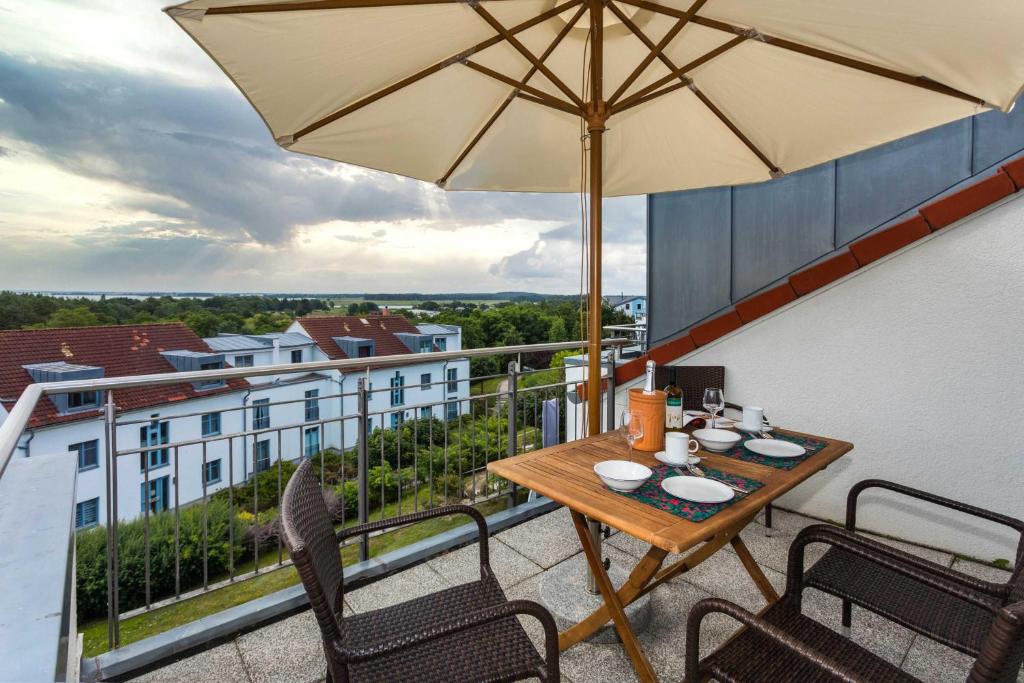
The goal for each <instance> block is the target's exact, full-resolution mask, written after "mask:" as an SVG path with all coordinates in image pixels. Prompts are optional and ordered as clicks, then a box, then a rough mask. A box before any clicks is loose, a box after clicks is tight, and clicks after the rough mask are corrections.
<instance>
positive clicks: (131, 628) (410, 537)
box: [79, 488, 507, 657]
mask: <svg viewBox="0 0 1024 683" xmlns="http://www.w3.org/2000/svg"><path fill="white" fill-rule="evenodd" d="M417 495H418V496H419V501H420V502H419V505H420V509H422V508H423V507H424V506H426V505H427V504H428V501H429V491H428V490H427V489H426V488H423V489H421V490H419V491H418V492H417ZM414 497H415V496H414V495H412V494H410V495H409V496H406V497H404V499H403V500H402V512H403V513H408V512H412V511H413V507H414V502H415V501H414ZM434 502H435V504H437V503H441V502H442V501H441V500H439V498H438V496H437V494H435V495H434ZM506 504H507V500H506V498H505V497H501V498H496V499H494V500H489V501H485V502H483V503H480V504H478V505H477V506H476V508H477V509H478V510H480V512H481V513H483V514H484V515H485V516H486V515H489V514H493V513H494V512H497V511H498V510H501V509H503V508H504V506H505V505H506ZM397 514H398V502H394V503H390V504H388V505H385V506H384V509H383V511H382V510H381V509H380V508H379V507H378V508H377V509H376V510H375V511H374V510H371V511H370V521H373V520H377V519H382V518H389V517H394V516H396V515H397ZM465 523H466V518H465V517H463V516H461V515H451V516H447V517H438V518H435V519H428V520H425V521H423V522H420V523H418V524H413V525H411V526H407V527H403V528H401V529H397V530H395V531H392V532H388V533H386V534H382V535H380V536H375V537H373V538H371V539H370V556H371V557H375V556H377V555H381V554H383V553H387V552H391V551H392V550H397V549H398V548H401V547H404V546H407V545H409V544H411V543H415V542H417V541H420V540H423V539H425V538H429V537H431V536H434V535H436V534H439V533H442V532H444V531H447V530H449V529H453V528H455V527H457V526H461V525H463V524H465ZM354 524H355V521H354V520H353V521H350V522H346V524H345V526H352V525H354ZM341 557H342V563H343V564H344V565H345V566H349V565H352V564H355V563H356V562H357V561H358V560H359V547H358V545H357V544H352V545H348V546H346V547H345V548H344V549H343V550H342V552H341ZM264 558H265V560H264V561H262V562H261V572H262V571H263V568H265V569H266V573H261V574H260V575H259V576H255V577H253V578H250V579H246V580H244V581H238V582H236V583H232V584H229V585H227V586H225V587H223V588H217V589H214V590H211V591H209V592H208V593H202V594H200V595H197V596H195V597H193V598H189V599H186V600H182V601H181V602H176V603H174V604H171V605H167V606H166V607H160V608H158V609H154V610H151V611H149V612H145V613H143V614H139V615H136V616H133V617H130V618H128V619H124V620H123V621H121V644H122V645H127V644H129V643H134V642H136V641H138V640H142V639H143V638H148V637H149V636H153V635H156V634H158V633H162V632H164V631H167V630H169V629H172V628H174V627H176V626H181V625H182V624H187V623H189V622H191V621H195V620H196V619H199V618H201V617H205V616H209V615H211V614H216V613H217V612H221V611H223V610H225V609H228V608H229V607H234V606H236V605H241V604H242V603H245V602H248V601H250V600H254V599H256V598H259V597H262V596H264V595H269V594H270V593H274V592H276V591H279V590H282V589H284V588H287V587H289V586H293V585H295V584H297V583H298V582H299V577H298V574H297V573H296V571H295V568H294V567H292V566H287V567H279V568H278V567H276V562H277V552H276V550H273V551H270V552H268V553H265V554H264ZM284 559H285V560H287V559H288V553H287V550H285V551H284ZM267 560H269V561H271V562H273V563H274V564H273V566H267ZM254 567H255V564H254V563H253V562H252V561H250V562H247V563H244V564H241V565H239V566H238V567H236V572H235V573H236V574H245V573H247V572H251V571H252V570H253V569H254ZM226 578H227V576H222V577H211V583H212V582H214V581H221V580H224V579H226ZM79 631H80V632H82V633H83V635H84V638H83V640H84V642H83V653H82V654H83V656H84V657H94V656H96V655H98V654H101V653H103V652H106V651H107V650H108V649H109V648H108V647H107V621H106V619H97V620H94V621H91V622H87V623H84V624H79Z"/></svg>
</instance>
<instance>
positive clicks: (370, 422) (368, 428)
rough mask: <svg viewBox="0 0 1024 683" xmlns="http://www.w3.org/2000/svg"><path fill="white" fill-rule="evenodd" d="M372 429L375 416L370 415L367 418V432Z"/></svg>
mask: <svg viewBox="0 0 1024 683" xmlns="http://www.w3.org/2000/svg"><path fill="white" fill-rule="evenodd" d="M372 431H373V418H372V417H368V418H366V433H367V434H369V433H370V432H372Z"/></svg>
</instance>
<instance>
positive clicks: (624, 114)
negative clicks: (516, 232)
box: [166, 0, 1024, 433]
mask: <svg viewBox="0 0 1024 683" xmlns="http://www.w3.org/2000/svg"><path fill="white" fill-rule="evenodd" d="M166 11H167V13H168V14H169V15H170V16H171V17H172V18H173V19H174V20H175V21H176V22H177V23H178V24H179V25H180V26H181V28H183V29H184V30H185V31H187V32H188V33H189V35H191V36H192V37H193V38H194V39H195V41H196V42H197V43H198V44H199V45H200V46H201V47H202V48H203V49H204V50H206V52H207V53H208V54H209V55H210V56H211V57H212V58H213V59H214V60H215V61H216V62H217V64H219V65H220V67H221V68H222V69H223V70H224V72H225V73H226V74H227V75H228V76H229V77H230V78H231V80H232V81H233V82H234V83H235V85H236V86H237V87H238V88H239V89H240V90H241V91H242V93H244V95H245V96H246V97H247V98H248V99H249V101H250V102H251V103H252V105H253V107H255V109H256V110H257V111H258V112H259V114H260V115H261V116H262V117H263V120H264V121H265V123H266V125H267V127H268V128H269V129H270V131H271V133H272V135H273V136H274V139H275V140H276V141H277V143H278V144H279V145H281V146H283V147H285V148H286V149H289V150H292V151H295V152H302V153H305V154H310V155H314V156H319V157H326V158H329V159H336V160H339V161H344V162H348V163H351V164H356V165H359V166H364V167H368V168H373V169H379V170H383V171H388V172H391V173H397V174H401V175H404V176H409V177H412V178H418V179H420V180H426V181H430V182H435V183H437V184H438V185H439V186H441V187H443V188H445V189H448V190H499V191H525V192H587V193H588V194H589V207H590V208H589V239H588V249H589V256H588V257H589V269H588V275H589V283H590V286H589V309H590V317H589V342H588V343H589V346H588V349H589V377H590V381H589V382H588V384H587V386H588V420H589V429H590V432H591V433H596V432H597V431H598V427H599V423H600V419H599V401H600V393H599V392H600V381H599V379H598V378H599V377H600V339H601V199H602V197H604V196H619V195H632V194H647V193H652V192H661V191H667V190H679V189H686V188H696V187H705V186H716V185H731V184H739V183H751V182H758V181H764V180H769V179H771V178H774V177H778V176H780V175H782V174H785V173H791V172H793V171H796V170H799V169H803V168H807V167H809V166H814V165H815V164H819V163H822V162H824V161H828V160H830V159H834V158H837V157H840V156H843V155H846V154H850V153H852V152H856V151H858V150H862V149H865V148H868V147H872V146H875V145H878V144H881V143H884V142H887V141H890V140H893V139H896V138H900V137H903V136H906V135H909V134H912V133H915V132H918V131H921V130H924V129H927V128H931V127H934V126H938V125H940V124H943V123H946V122H948V121H952V120H954V119H958V118H961V117H966V116H969V115H971V114H974V113H977V112H978V111H980V110H983V109H988V108H994V109H1002V110H1008V109H1009V108H1010V107H1011V106H1012V104H1013V102H1014V100H1015V99H1016V96H1017V95H1018V93H1019V91H1020V89H1021V86H1022V84H1024V41H1022V40H1021V34H1022V32H1024V3H1020V2H1019V0H986V2H984V3H970V2H964V1H963V0H868V1H866V2H856V3H852V2H847V1H846V0H772V1H768V0H761V1H756V2H755V1H752V0H710V1H709V0H662V1H661V2H653V1H652V0H607V1H602V0H564V1H560V0H485V1H482V2H481V1H479V0H461V1H460V0H248V1H247V2H246V1H245V0H241V1H239V0H192V1H190V2H185V3H183V4H180V5H177V6H175V7H172V8H169V9H167V10H166Z"/></svg>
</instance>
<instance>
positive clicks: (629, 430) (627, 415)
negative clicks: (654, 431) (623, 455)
mask: <svg viewBox="0 0 1024 683" xmlns="http://www.w3.org/2000/svg"><path fill="white" fill-rule="evenodd" d="M621 430H622V435H623V436H624V437H626V443H628V444H629V459H630V460H632V459H633V444H635V443H636V442H637V441H639V440H640V439H642V438H644V421H643V420H642V419H640V416H639V415H637V414H636V413H632V412H630V411H628V410H627V411H624V412H623V413H622V427H621Z"/></svg>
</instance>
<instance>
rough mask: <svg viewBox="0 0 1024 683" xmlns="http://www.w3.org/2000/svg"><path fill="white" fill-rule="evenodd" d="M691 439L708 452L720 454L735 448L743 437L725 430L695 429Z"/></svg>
mask: <svg viewBox="0 0 1024 683" xmlns="http://www.w3.org/2000/svg"><path fill="white" fill-rule="evenodd" d="M693 438H695V439H697V441H700V445H701V446H703V447H704V448H706V449H708V450H709V451H715V452H718V453H721V452H722V451H727V450H729V449H730V448H732V447H733V446H735V445H736V444H737V443H738V442H739V440H740V439H741V438H743V437H741V436H740V435H739V434H737V433H736V432H730V431H728V430H725V429H696V430H694V432H693Z"/></svg>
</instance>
